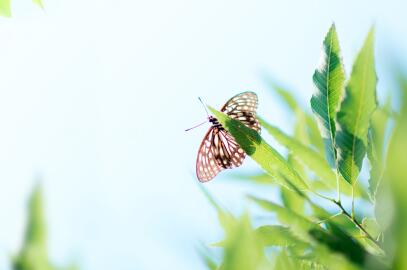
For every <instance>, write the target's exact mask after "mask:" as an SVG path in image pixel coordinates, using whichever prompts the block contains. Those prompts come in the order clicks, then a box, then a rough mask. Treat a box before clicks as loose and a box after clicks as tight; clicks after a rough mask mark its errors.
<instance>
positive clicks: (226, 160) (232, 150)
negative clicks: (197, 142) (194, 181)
mask: <svg viewBox="0 0 407 270" xmlns="http://www.w3.org/2000/svg"><path fill="white" fill-rule="evenodd" d="M245 156H246V154H245V152H244V151H243V150H242V149H241V148H240V146H239V145H238V144H237V142H236V141H235V139H234V138H233V137H232V135H230V134H229V133H228V132H227V131H226V130H224V129H223V128H217V127H211V128H210V129H209V130H208V132H207V133H206V135H205V137H204V139H203V141H202V143H201V146H200V147H199V152H198V157H197V159H196V175H197V176H198V179H199V181H201V182H207V181H209V180H211V179H213V178H214V177H215V176H216V175H217V174H218V173H219V172H220V171H222V170H224V169H231V168H234V167H239V166H240V165H242V163H243V160H244V158H245Z"/></svg>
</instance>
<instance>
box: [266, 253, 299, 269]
mask: <svg viewBox="0 0 407 270" xmlns="http://www.w3.org/2000/svg"><path fill="white" fill-rule="evenodd" d="M273 269H274V270H281V269H284V270H298V269H302V268H300V263H298V262H297V261H296V260H295V259H294V258H292V257H290V256H288V254H287V252H286V251H285V250H282V251H281V252H280V253H279V254H278V256H277V257H276V258H275V262H274V267H273Z"/></svg>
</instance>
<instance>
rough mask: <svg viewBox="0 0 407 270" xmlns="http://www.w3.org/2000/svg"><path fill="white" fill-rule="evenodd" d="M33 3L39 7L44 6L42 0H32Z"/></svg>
mask: <svg viewBox="0 0 407 270" xmlns="http://www.w3.org/2000/svg"><path fill="white" fill-rule="evenodd" d="M32 1H33V3H34V4H36V5H37V6H39V7H40V8H44V5H43V3H42V0H32Z"/></svg>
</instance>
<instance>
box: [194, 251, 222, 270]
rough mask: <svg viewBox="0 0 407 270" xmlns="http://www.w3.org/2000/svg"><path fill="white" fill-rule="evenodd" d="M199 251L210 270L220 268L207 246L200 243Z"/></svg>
mask: <svg viewBox="0 0 407 270" xmlns="http://www.w3.org/2000/svg"><path fill="white" fill-rule="evenodd" d="M197 251H198V253H199V255H200V257H201V259H202V261H203V262H204V264H205V266H206V268H207V269H209V270H216V269H218V265H217V263H216V261H215V259H214V258H213V256H212V254H210V252H209V250H208V248H207V247H206V246H204V245H200V246H199V247H198V250H197Z"/></svg>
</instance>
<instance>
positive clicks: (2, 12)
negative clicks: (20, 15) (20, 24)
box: [0, 0, 11, 17]
mask: <svg viewBox="0 0 407 270" xmlns="http://www.w3.org/2000/svg"><path fill="white" fill-rule="evenodd" d="M0 16H4V17H10V16H11V7H10V0H0Z"/></svg>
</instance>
